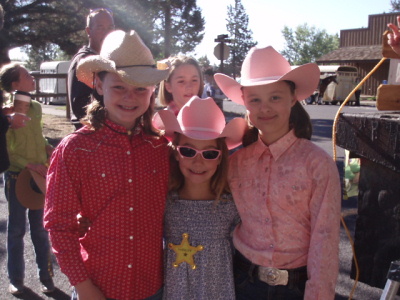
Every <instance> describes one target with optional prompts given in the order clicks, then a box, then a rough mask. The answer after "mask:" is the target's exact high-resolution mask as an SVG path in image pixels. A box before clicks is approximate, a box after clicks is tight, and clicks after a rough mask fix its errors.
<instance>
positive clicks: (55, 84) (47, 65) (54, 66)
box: [39, 61, 71, 104]
mask: <svg viewBox="0 0 400 300" xmlns="http://www.w3.org/2000/svg"><path fill="white" fill-rule="evenodd" d="M70 64H71V61H46V62H43V63H41V65H40V74H65V78H67V76H68V75H67V74H68V69H69V65H70ZM39 87H40V92H41V93H54V94H63V93H65V94H66V93H67V80H66V79H64V78H43V79H41V80H40V83H39ZM41 101H42V102H43V103H44V104H66V102H67V97H66V96H61V97H46V98H41Z"/></svg>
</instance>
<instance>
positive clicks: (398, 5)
mask: <svg viewBox="0 0 400 300" xmlns="http://www.w3.org/2000/svg"><path fill="white" fill-rule="evenodd" d="M390 5H392V11H393V12H396V11H400V1H399V0H391V1H390Z"/></svg>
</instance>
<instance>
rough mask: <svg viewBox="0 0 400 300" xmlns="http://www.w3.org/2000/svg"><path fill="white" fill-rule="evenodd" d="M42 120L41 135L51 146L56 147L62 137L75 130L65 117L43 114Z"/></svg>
mask: <svg viewBox="0 0 400 300" xmlns="http://www.w3.org/2000/svg"><path fill="white" fill-rule="evenodd" d="M42 119H43V135H44V136H45V137H46V138H47V139H48V141H49V142H50V144H52V145H53V146H56V145H57V144H58V143H59V142H60V141H61V139H62V138H63V137H65V136H66V135H68V134H70V133H71V132H74V130H75V127H74V126H73V125H72V124H71V123H70V121H69V120H68V119H66V118H65V117H61V116H55V115H47V114H43V117H42Z"/></svg>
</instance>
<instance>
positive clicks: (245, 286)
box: [233, 263, 306, 300]
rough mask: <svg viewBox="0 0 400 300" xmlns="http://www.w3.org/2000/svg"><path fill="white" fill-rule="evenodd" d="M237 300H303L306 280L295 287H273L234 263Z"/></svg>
mask: <svg viewBox="0 0 400 300" xmlns="http://www.w3.org/2000/svg"><path fill="white" fill-rule="evenodd" d="M233 272H234V277H235V291H236V300H303V298H304V291H305V284H306V280H303V281H301V282H299V283H298V284H296V285H294V286H289V285H285V286H284V285H276V286H271V285H268V284H267V283H265V282H263V281H260V280H259V279H258V276H254V275H252V274H250V272H246V271H244V270H243V269H242V268H240V267H238V266H237V265H235V263H234V267H233Z"/></svg>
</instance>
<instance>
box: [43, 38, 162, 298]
mask: <svg viewBox="0 0 400 300" xmlns="http://www.w3.org/2000/svg"><path fill="white" fill-rule="evenodd" d="M168 73H169V69H165V70H160V69H157V68H156V64H155V61H154V59H153V56H152V54H151V52H150V50H149V49H148V48H147V47H146V45H145V44H144V43H143V41H142V40H141V38H140V37H139V35H138V34H137V33H136V32H135V31H133V30H132V31H131V32H124V31H121V30H116V31H114V32H111V33H110V34H109V35H107V37H106V39H105V40H104V43H103V46H102V49H101V52H100V54H99V55H92V56H89V57H86V58H84V59H83V60H82V61H81V62H80V63H79V65H78V67H77V76H78V79H79V80H80V81H82V82H83V83H85V84H86V85H87V86H89V87H90V88H93V77H94V76H95V78H96V80H95V89H96V90H97V93H96V94H93V96H92V97H93V98H92V101H91V104H90V105H89V107H88V109H87V115H86V118H85V119H84V122H85V124H86V125H85V126H84V127H83V128H82V129H80V130H78V131H76V132H75V133H72V134H71V135H69V136H67V137H65V138H64V139H63V140H62V141H61V143H60V144H59V145H58V146H57V148H56V149H55V151H54V154H53V156H52V159H51V162H50V167H49V175H48V181H47V193H46V204H45V215H44V222H45V228H46V229H47V230H48V231H49V234H50V239H51V243H52V247H53V249H54V253H55V255H56V257H57V260H58V263H59V265H60V268H61V271H62V272H63V273H64V274H65V275H66V276H67V277H68V279H69V281H70V283H71V285H72V286H74V288H75V289H74V290H75V291H74V293H73V296H72V299H79V300H99V299H100V300H104V299H110V298H111V299H118V300H131V299H161V297H162V286H163V259H162V256H163V217H164V209H165V199H166V194H167V184H168V176H169V161H168V153H169V149H168V145H167V140H166V139H165V138H164V137H161V136H160V134H159V132H158V131H156V130H155V129H154V128H153V126H152V123H151V118H152V115H153V106H154V102H155V95H154V90H155V85H156V84H158V83H159V82H160V81H161V80H164V79H165V78H166V77H167V76H168ZM78 215H80V216H82V218H87V219H88V223H89V224H90V227H89V229H88V230H87V233H86V234H85V235H84V236H83V237H80V232H79V228H78V226H77V216H78Z"/></svg>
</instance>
